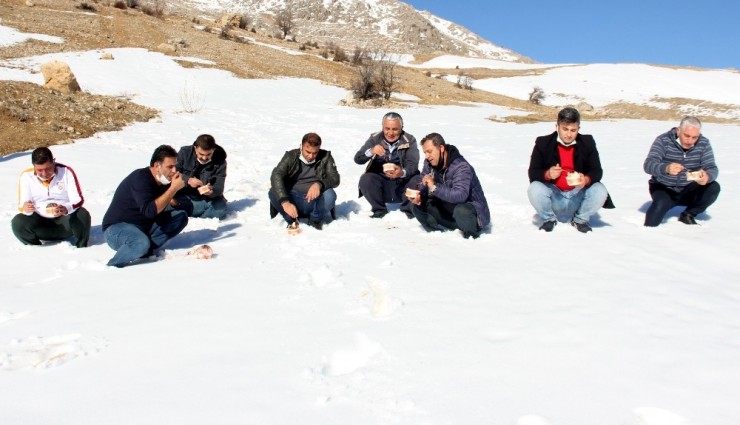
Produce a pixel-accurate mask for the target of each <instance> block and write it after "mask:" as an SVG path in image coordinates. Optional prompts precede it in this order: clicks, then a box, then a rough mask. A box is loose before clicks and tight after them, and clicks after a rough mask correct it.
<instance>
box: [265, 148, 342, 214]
mask: <svg viewBox="0 0 740 425" xmlns="http://www.w3.org/2000/svg"><path fill="white" fill-rule="evenodd" d="M300 158H301V150H300V149H293V150H289V151H286V152H285V154H284V155H283V158H282V159H281V160H280V162H279V163H278V165H277V166H276V167H275V168H274V169H273V170H272V174H271V175H270V188H271V189H272V191H273V192H274V193H275V195H277V198H278V202H283V201H289V200H290V196H289V195H288V192H289V191H290V190H291V189H292V188H293V186H294V185H295V183H296V180H297V179H298V176H299V175H300V173H301V159H300ZM315 164H316V165H315V166H314V171H315V172H316V177H317V178H318V179H319V181H318V183H319V185H321V192H323V191H325V190H326V189H333V188H335V187H337V186H339V171H337V164H336V163H335V162H334V158H333V157H332V156H331V151H327V150H324V149H319V153H318V154H317V155H316V163H315Z"/></svg>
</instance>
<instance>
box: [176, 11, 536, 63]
mask: <svg viewBox="0 0 740 425" xmlns="http://www.w3.org/2000/svg"><path fill="white" fill-rule="evenodd" d="M168 4H169V7H170V9H172V10H173V11H177V12H179V13H183V12H184V13H200V14H206V15H208V16H209V17H211V18H216V17H217V16H219V15H221V14H225V13H239V14H242V15H246V16H247V17H248V18H249V19H250V20H251V23H250V27H254V28H255V29H256V30H257V31H260V32H263V33H268V34H273V33H277V32H278V29H277V27H276V26H275V24H274V14H275V13H276V12H277V11H278V10H280V9H283V8H285V9H287V10H290V11H291V12H292V13H293V17H294V20H295V24H296V26H295V30H294V31H293V33H294V35H295V36H296V37H297V39H298V41H304V42H307V41H315V42H319V43H322V44H326V43H329V42H332V43H335V44H337V45H340V46H342V47H343V48H345V49H347V50H350V51H351V50H353V49H354V48H355V47H363V48H368V49H371V50H384V51H387V52H392V53H408V54H414V55H419V54H435V53H436V54H439V53H446V54H453V55H458V56H468V57H476V58H486V59H497V60H503V61H508V62H522V63H533V61H532V60H531V59H529V58H527V57H525V56H522V55H520V54H518V53H516V52H514V51H512V50H509V49H505V48H503V47H500V46H497V45H495V44H493V43H491V42H489V41H487V40H484V39H483V38H481V37H480V36H478V35H477V34H475V33H473V32H471V31H470V30H468V29H466V28H464V27H462V26H460V25H457V24H455V23H454V22H450V21H447V20H444V19H442V18H439V17H437V16H435V15H433V14H431V13H429V12H427V11H418V10H416V9H414V8H413V7H412V6H410V5H409V4H406V3H403V2H401V1H398V0H171V1H169V2H168Z"/></svg>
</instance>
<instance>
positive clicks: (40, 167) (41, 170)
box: [33, 161, 56, 181]
mask: <svg viewBox="0 0 740 425" xmlns="http://www.w3.org/2000/svg"><path fill="white" fill-rule="evenodd" d="M55 170H56V164H54V161H48V162H45V163H43V164H33V172H34V173H35V174H36V177H38V178H39V179H41V180H44V181H48V180H51V179H52V177H54V171H55Z"/></svg>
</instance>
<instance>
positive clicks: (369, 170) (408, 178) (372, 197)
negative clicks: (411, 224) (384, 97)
mask: <svg viewBox="0 0 740 425" xmlns="http://www.w3.org/2000/svg"><path fill="white" fill-rule="evenodd" d="M355 163H357V164H365V163H367V166H366V167H365V173H364V174H363V175H362V176H361V177H360V183H359V185H358V186H359V189H360V196H364V197H365V199H367V201H368V202H369V203H370V208H371V209H372V211H373V213H372V215H371V217H372V218H383V217H385V215H386V214H388V207H387V206H386V203H401V211H403V212H404V213H405V214H406V217H408V218H410V219H411V218H414V215H413V213H412V212H411V205H410V204H409V201H408V199H406V197H405V196H404V195H403V193H404V190H405V189H406V187H407V186H409V185H414V186H415V185H416V181H417V180H418V177H417V178H416V179H414V180H413V181H412V178H413V177H414V176H416V175H417V174H419V148H418V147H417V146H416V138H415V137H414V136H412V135H410V134H408V133H406V132H405V131H404V130H403V118H401V115H399V114H397V113H396V112H389V113H387V114H385V115H384V116H383V119H382V122H381V130H380V131H378V132H376V133H373V134H371V135H370V137H369V138H368V139H367V140H366V141H365V143H364V144H363V145H362V147H361V148H360V150H359V151H357V153H356V154H355Z"/></svg>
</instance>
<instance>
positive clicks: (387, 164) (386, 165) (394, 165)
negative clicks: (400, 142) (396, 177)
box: [383, 162, 396, 173]
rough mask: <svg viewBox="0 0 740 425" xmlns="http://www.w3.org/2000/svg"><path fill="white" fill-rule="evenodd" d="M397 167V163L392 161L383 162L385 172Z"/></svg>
mask: <svg viewBox="0 0 740 425" xmlns="http://www.w3.org/2000/svg"><path fill="white" fill-rule="evenodd" d="M395 169H396V164H393V163H391V162H386V163H385V164H383V172H384V173H387V172H389V171H394V170H395Z"/></svg>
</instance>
